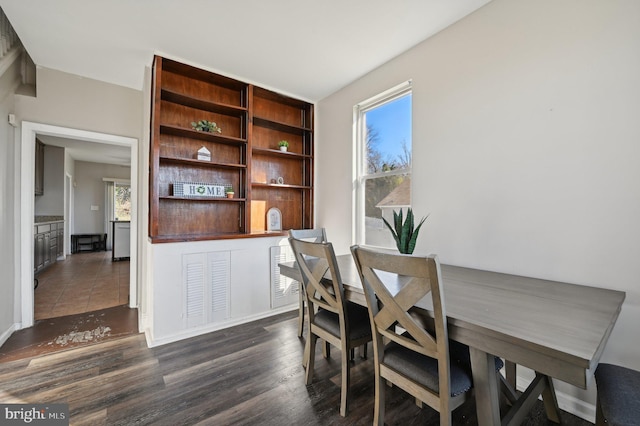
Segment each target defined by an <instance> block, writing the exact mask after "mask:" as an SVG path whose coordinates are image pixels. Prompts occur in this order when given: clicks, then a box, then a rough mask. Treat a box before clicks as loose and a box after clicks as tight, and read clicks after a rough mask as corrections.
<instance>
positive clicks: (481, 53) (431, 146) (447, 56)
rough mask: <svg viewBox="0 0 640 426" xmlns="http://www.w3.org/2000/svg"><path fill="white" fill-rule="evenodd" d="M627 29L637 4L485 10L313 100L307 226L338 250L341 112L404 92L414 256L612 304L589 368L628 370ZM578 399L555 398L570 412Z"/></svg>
mask: <svg viewBox="0 0 640 426" xmlns="http://www.w3.org/2000/svg"><path fill="white" fill-rule="evenodd" d="M639 22H640V2H637V1H623V0H620V1H617V0H611V1H601V0H587V1H584V0H565V1H562V2H558V1H554V0H541V1H535V2H532V1H528V0H493V1H492V2H491V3H489V4H488V5H486V6H485V7H483V8H482V9H480V10H478V11H477V12H475V13H474V14H472V15H470V16H468V17H467V18H465V19H463V20H461V21H459V22H458V23H456V24H454V25H452V26H451V27H449V28H448V29H446V30H444V31H442V32H441V33H439V34H437V35H436V36H434V37H432V38H430V39H428V40H426V41H425V42H423V43H421V44H419V45H417V46H416V47H414V48H413V49H411V50H409V51H407V52H405V53H404V54H402V55H401V56H399V57H397V58H395V59H394V60H392V61H390V62H388V63H387V64H385V65H383V66H382V67H380V68H378V69H377V70H375V71H373V72H371V73H370V74H368V75H366V76H365V77H363V78H361V79H360V80H358V81H357V82H355V83H353V84H351V85H349V86H347V87H345V88H344V89H342V90H340V91H339V92H337V93H335V94H333V95H331V96H329V97H327V98H326V99H323V100H322V101H320V102H319V103H318V105H317V121H316V123H317V144H316V150H317V155H316V159H317V163H316V173H317V192H316V194H317V199H316V204H315V205H316V208H317V222H318V225H319V226H324V227H326V228H327V232H328V233H329V234H330V235H331V237H332V240H333V242H334V244H335V245H336V251H337V252H339V253H348V246H349V244H351V243H352V239H351V236H352V234H353V233H352V226H351V223H350V222H349V221H348V220H345V218H349V217H351V216H352V203H351V194H350V193H349V192H348V191H345V192H339V191H335V188H337V187H351V186H352V180H353V176H352V172H351V170H352V163H353V155H352V148H351V147H352V125H353V123H352V108H353V106H354V105H355V104H356V103H358V102H360V101H362V100H364V99H367V98H369V97H371V96H373V95H376V94H377V93H379V92H382V91H383V90H386V89H388V88H390V87H393V86H395V85H397V84H399V83H401V82H403V81H405V80H408V79H413V108H414V110H413V163H414V174H413V178H412V184H413V188H412V190H413V202H414V211H415V213H416V215H417V216H424V215H426V214H430V216H429V218H428V219H427V222H425V225H424V226H423V228H422V230H421V233H420V238H419V242H418V246H417V249H416V253H422V254H426V253H429V252H434V253H437V254H438V255H439V257H440V259H441V261H442V262H443V263H449V264H456V265H464V266H471V267H478V268H483V269H489V270H496V271H503V272H509V273H516V274H521V275H529V276H534V277H542V278H548V279H554V280H561V281H568V282H573V283H579V284H586V285H597V286H602V287H609V288H614V289H619V290H623V291H626V292H627V299H626V301H625V304H624V306H623V309H622V313H621V315H620V318H619V321H618V323H617V325H616V327H615V329H614V332H613V334H612V336H611V339H610V340H609V344H608V346H607V348H606V350H605V353H604V355H603V360H604V361H608V362H615V363H620V364H624V365H627V366H630V367H633V368H636V369H640V347H639V346H638V345H637V344H635V343H633V344H632V342H635V341H636V340H637V331H635V330H636V327H637V324H638V323H640V307H639V304H640V288H639V287H640V284H639V282H638V280H639V278H638V277H640V262H638V259H639V258H640V221H639V220H638V218H640V167H639V166H638V165H639V160H640V144H639V143H638V141H640V121H639V120H638V117H640V79H639V78H638V76H639V75H640V54H638V52H640V25H638V23H639ZM506 320H508V319H506ZM594 388H595V386H592V388H591V389H590V390H589V391H588V392H585V391H580V390H577V389H575V388H573V387H571V386H568V385H564V384H563V383H561V384H560V385H559V386H558V389H559V391H560V392H561V393H563V394H564V395H565V396H566V397H567V398H565V399H564V400H563V401H565V403H566V401H567V400H570V399H571V398H573V397H575V398H577V400H576V401H574V403H575V406H574V407H569V409H573V410H575V411H580V410H583V409H585V408H584V407H583V406H582V405H583V401H586V402H587V404H590V403H593V402H594V401H595V389H594ZM565 407H566V406H565ZM590 408H591V409H592V407H590ZM590 408H589V407H587V408H586V410H587V411H588V410H589V409H590ZM583 414H584V413H583ZM587 414H588V415H590V414H592V413H587Z"/></svg>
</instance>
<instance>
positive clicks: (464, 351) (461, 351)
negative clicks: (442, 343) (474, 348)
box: [449, 340, 504, 374]
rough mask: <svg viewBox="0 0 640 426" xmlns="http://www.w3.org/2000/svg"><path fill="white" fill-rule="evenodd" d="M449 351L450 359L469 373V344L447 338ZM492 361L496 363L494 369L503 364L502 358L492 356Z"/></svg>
mask: <svg viewBox="0 0 640 426" xmlns="http://www.w3.org/2000/svg"><path fill="white" fill-rule="evenodd" d="M449 353H450V354H451V359H452V360H454V361H455V362H456V363H457V364H458V365H460V366H461V367H462V368H464V369H465V370H467V372H468V373H469V374H471V355H470V354H469V346H467V345H465V344H463V343H460V342H456V341H455V340H449ZM494 361H495V364H496V371H498V370H500V369H501V368H502V367H503V366H504V363H503V362H502V359H500V358H498V357H494Z"/></svg>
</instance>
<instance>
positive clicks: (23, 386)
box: [0, 311, 589, 426]
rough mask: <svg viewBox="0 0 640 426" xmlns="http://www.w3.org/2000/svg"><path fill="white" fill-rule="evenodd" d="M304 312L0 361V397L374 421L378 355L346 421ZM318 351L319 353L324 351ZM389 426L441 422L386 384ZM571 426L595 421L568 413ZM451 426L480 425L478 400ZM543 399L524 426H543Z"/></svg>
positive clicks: (90, 421) (146, 412)
mask: <svg viewBox="0 0 640 426" xmlns="http://www.w3.org/2000/svg"><path fill="white" fill-rule="evenodd" d="M303 347H304V340H303V339H298V337H297V311H292V312H290V313H286V314H282V315H279V316H274V317H270V318H266V319H263V320H260V321H257V322H253V323H249V324H244V325H241V326H238V327H234V328H229V329H226V330H221V331H217V332H214V333H209V334H205V335H202V336H198V337H194V338H191V339H187V340H183V341H180V342H176V343H171V344H168V345H165V346H161V347H158V348H151V349H150V348H147V346H146V342H145V339H144V336H143V335H134V336H131V337H126V338H122V339H118V340H113V341H109V342H105V343H100V344H97V345H92V346H89V347H85V348H80V349H72V350H69V351H64V352H59V353H56V354H52V355H46V356H42V357H36V358H28V359H23V360H17V361H12V362H6V363H0V402H2V403H19V402H32V403H36V402H45V403H46V402H63V403H65V402H66V403H69V408H70V415H71V424H72V425H91V426H96V425H132V424H137V425H193V424H203V425H260V426H270V425H274V426H281V425H329V424H330V425H370V424H371V423H372V421H373V399H374V398H373V382H374V371H373V362H372V360H371V359H370V360H364V359H361V358H360V357H356V358H355V361H354V363H353V364H352V367H351V389H352V392H353V393H352V403H351V409H350V412H349V415H348V416H347V417H346V418H342V417H340V415H339V413H338V407H339V405H340V361H339V360H340V354H339V351H337V350H336V351H334V353H332V357H331V358H330V359H329V360H324V359H320V358H319V361H318V362H317V363H316V370H315V377H314V382H313V384H311V385H309V386H305V385H304V369H303V368H302V366H301V360H302V354H303ZM318 355H319V354H318ZM386 396H387V398H386V400H387V413H386V421H387V424H389V425H427V426H430V425H438V424H439V416H438V413H437V412H435V411H433V410H432V409H430V408H428V407H427V408H423V409H420V408H418V407H417V406H416V404H415V400H414V399H413V398H411V397H409V396H408V395H407V394H405V393H404V392H402V391H401V390H399V389H398V388H396V387H394V388H388V389H387V395H386ZM561 415H562V423H563V424H564V425H565V426H588V425H589V423H588V422H586V421H583V420H580V419H578V418H576V417H574V416H571V415H569V414H567V413H564V412H563V413H561ZM453 424H456V425H460V426H471V425H475V424H477V420H476V417H475V406H474V404H473V400H471V401H469V402H468V403H466V404H464V405H462V406H461V407H459V408H458V409H457V410H455V411H454V413H453ZM546 424H548V423H547V421H546V419H545V414H544V407H543V405H542V403H541V402H538V403H537V404H536V405H535V406H534V409H533V410H532V411H531V413H530V415H529V417H527V419H526V420H525V422H524V423H523V425H527V426H533V425H546Z"/></svg>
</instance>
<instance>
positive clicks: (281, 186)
mask: <svg viewBox="0 0 640 426" xmlns="http://www.w3.org/2000/svg"><path fill="white" fill-rule="evenodd" d="M251 186H254V187H259V188H278V189H313V187H311V186H306V185H288V184H286V183H284V184H279V183H261V182H251Z"/></svg>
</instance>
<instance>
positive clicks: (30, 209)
mask: <svg viewBox="0 0 640 426" xmlns="http://www.w3.org/2000/svg"><path fill="white" fill-rule="evenodd" d="M36 134H40V135H49V136H58V137H63V138H69V139H77V140H83V141H88V142H97V143H106V144H111V145H119V146H128V147H130V149H131V210H132V212H133V214H132V215H131V235H132V238H131V258H130V259H131V260H130V265H129V268H130V269H129V280H130V286H129V306H130V307H132V308H135V307H137V306H138V286H137V272H136V271H137V260H138V252H137V242H138V238H137V237H138V220H137V215H138V139H135V138H129V137H125V136H117V135H111V134H107V133H97V132H90V131H86V130H78V129H71V128H67V127H60V126H52V125H49V124H42V123H32V122H29V121H23V122H22V135H21V148H20V153H21V156H20V158H21V160H20V184H19V188H18V193H17V199H18V200H17V202H18V204H19V206H20V209H19V211H20V214H19V216H18V218H19V220H20V232H19V234H16V253H17V254H18V258H17V263H18V264H19V273H18V274H17V280H16V281H17V283H16V287H17V291H19V294H20V295H21V296H20V298H21V301H22V303H21V324H20V327H19V328H27V327H31V326H32V325H33V323H34V295H33V278H34V277H33V251H34V247H33V225H34V216H35V208H34V195H33V188H34V180H35V164H34V163H35V162H34V158H35V144H36ZM65 239H67V238H65Z"/></svg>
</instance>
